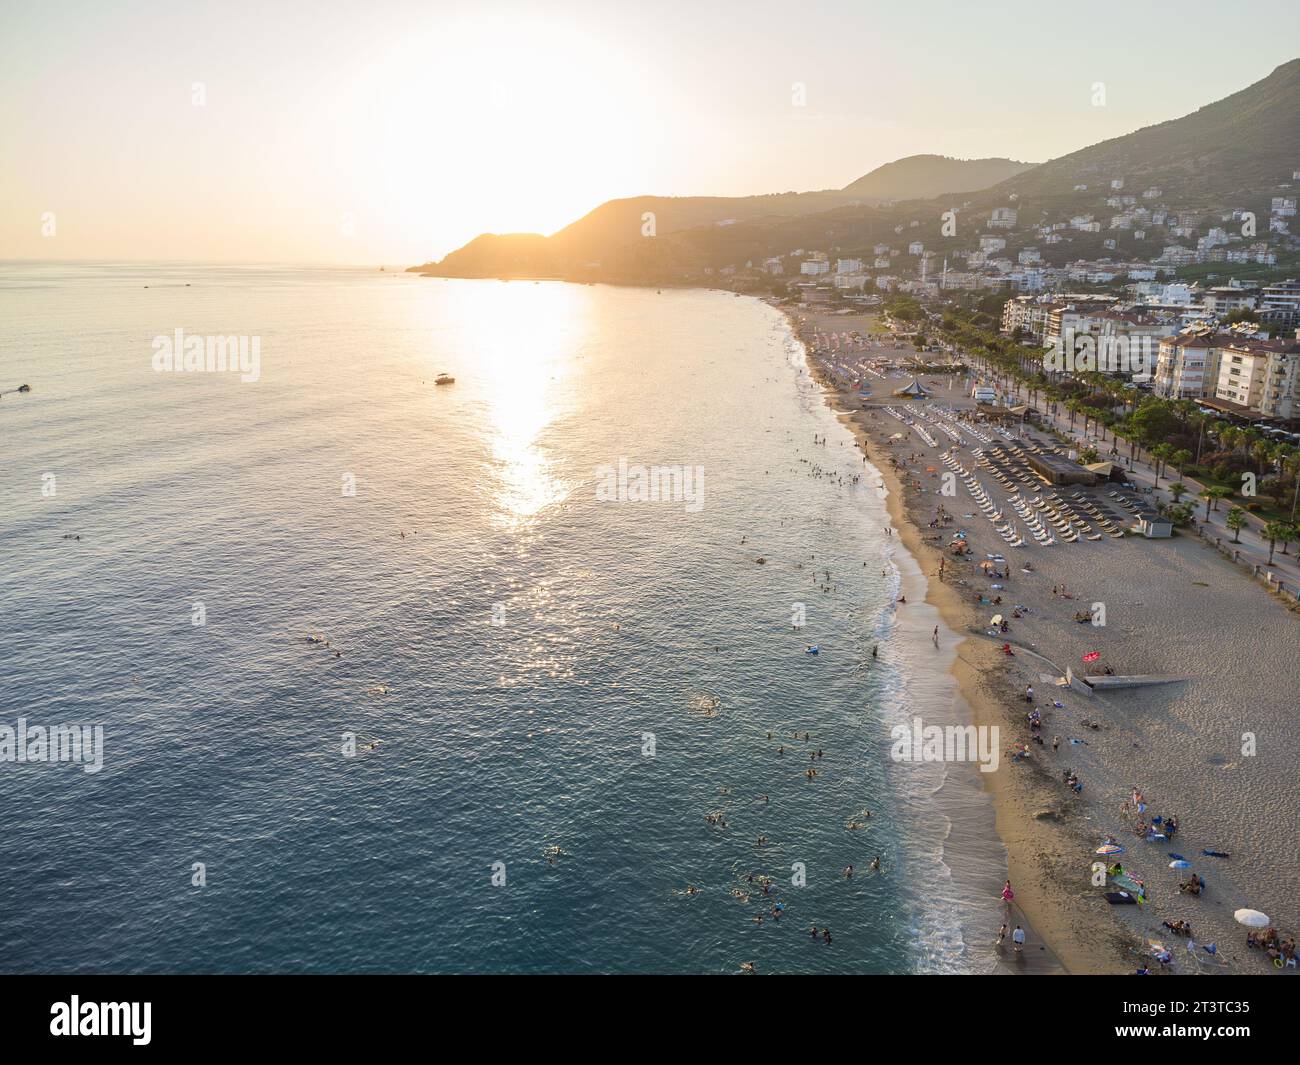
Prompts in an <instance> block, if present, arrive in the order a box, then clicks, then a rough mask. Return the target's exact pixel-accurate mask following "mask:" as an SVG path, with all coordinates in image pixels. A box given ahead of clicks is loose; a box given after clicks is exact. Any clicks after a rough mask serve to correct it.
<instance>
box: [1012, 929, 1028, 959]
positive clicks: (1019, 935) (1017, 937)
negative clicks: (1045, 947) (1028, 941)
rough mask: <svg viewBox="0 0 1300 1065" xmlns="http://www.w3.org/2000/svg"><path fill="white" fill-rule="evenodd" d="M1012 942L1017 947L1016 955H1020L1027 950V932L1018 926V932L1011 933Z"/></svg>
mask: <svg viewBox="0 0 1300 1065" xmlns="http://www.w3.org/2000/svg"><path fill="white" fill-rule="evenodd" d="M1011 942H1012V943H1014V944H1015V945H1016V953H1017V954H1019V953H1020V952H1021V951H1022V950H1024V949H1025V930H1024V929H1023V928H1021V927H1020V926H1019V925H1016V930H1015V931H1014V932H1012V933H1011Z"/></svg>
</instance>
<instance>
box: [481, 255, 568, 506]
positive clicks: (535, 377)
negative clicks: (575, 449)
mask: <svg viewBox="0 0 1300 1065" xmlns="http://www.w3.org/2000/svg"><path fill="white" fill-rule="evenodd" d="M479 298H482V299H484V300H485V301H486V300H490V302H491V307H490V311H489V313H488V314H486V315H485V316H484V318H483V320H486V321H491V322H492V326H491V327H490V328H489V329H485V330H482V331H479V332H477V333H476V334H475V338H474V344H473V347H474V359H475V368H474V373H475V375H476V377H477V378H478V381H479V385H480V387H481V390H482V393H483V399H484V402H485V404H486V407H487V413H488V429H489V433H490V435H489V438H488V441H487V443H488V447H489V461H488V462H487V463H486V464H485V465H486V467H487V470H488V473H489V477H490V483H491V489H490V491H491V497H492V499H493V501H494V502H495V503H496V505H497V514H496V518H497V520H498V521H500V522H501V523H502V524H503V525H505V526H507V527H514V526H519V525H523V524H526V523H528V522H530V521H532V520H533V519H534V518H536V517H537V516H538V515H539V514H541V513H542V512H543V511H545V510H546V509H547V508H549V507H552V506H554V505H555V504H557V503H559V502H561V501H562V500H563V499H564V498H565V497H566V496H567V495H568V494H569V492H570V491H571V490H572V485H569V484H566V483H565V482H564V480H563V479H562V478H561V477H559V476H558V475H557V474H556V472H555V464H554V461H553V459H552V458H551V456H550V455H549V454H548V453H547V450H546V448H545V447H543V446H542V444H541V443H540V442H539V438H540V437H541V436H542V434H543V433H544V432H545V430H546V429H547V428H548V427H549V426H550V425H551V424H552V423H553V422H554V421H555V420H556V417H557V416H558V415H559V414H560V413H561V411H562V409H563V406H564V403H563V400H562V395H563V392H564V389H565V388H566V387H568V386H569V385H570V384H571V380H570V379H571V376H572V366H573V363H572V355H573V347H574V342H575V339H576V338H577V337H579V336H580V335H581V333H582V319H583V316H584V315H585V313H586V308H585V305H584V304H585V301H584V300H583V298H582V293H581V290H575V289H574V287H573V286H568V285H558V284H540V285H535V284H533V283H532V282H528V281H515V282H509V283H503V284H500V285H493V286H483V289H482V295H481V297H479Z"/></svg>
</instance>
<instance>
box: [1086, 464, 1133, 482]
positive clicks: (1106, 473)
mask: <svg viewBox="0 0 1300 1065" xmlns="http://www.w3.org/2000/svg"><path fill="white" fill-rule="evenodd" d="M1083 468H1084V469H1085V470H1091V471H1092V472H1093V473H1095V474H1096V475H1097V476H1098V477H1099V478H1100V479H1102V480H1105V481H1127V480H1128V475H1127V474H1125V472H1124V467H1123V466H1121V465H1119V463H1117V462H1089V463H1088V464H1087V465H1085V466H1084V467H1083Z"/></svg>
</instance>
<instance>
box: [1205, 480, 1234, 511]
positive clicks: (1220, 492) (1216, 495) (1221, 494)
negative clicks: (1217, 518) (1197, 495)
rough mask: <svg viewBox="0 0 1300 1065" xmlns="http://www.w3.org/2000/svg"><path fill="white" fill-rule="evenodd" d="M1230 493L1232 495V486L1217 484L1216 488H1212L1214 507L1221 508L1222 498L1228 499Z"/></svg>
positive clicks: (1211, 494)
mask: <svg viewBox="0 0 1300 1065" xmlns="http://www.w3.org/2000/svg"><path fill="white" fill-rule="evenodd" d="M1230 495H1232V489H1231V488H1220V487H1218V486H1217V485H1216V486H1215V487H1214V488H1211V489H1210V497H1211V498H1212V499H1213V500H1214V509H1215V510H1218V509H1219V500H1220V499H1227V498H1228V497H1229V496H1230Z"/></svg>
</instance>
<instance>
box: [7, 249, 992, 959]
mask: <svg viewBox="0 0 1300 1065" xmlns="http://www.w3.org/2000/svg"><path fill="white" fill-rule="evenodd" d="M178 331H179V333H178ZM231 337H233V338H242V342H243V350H244V353H245V355H246V358H245V364H244V368H243V370H241V369H240V368H239V366H238V364H237V362H236V366H235V368H234V369H230V368H227V369H224V370H223V369H219V368H217V364H216V362H215V361H214V362H213V364H212V365H211V368H210V367H209V366H208V365H205V364H204V360H203V359H200V360H198V361H197V364H193V363H192V364H191V365H190V366H189V367H188V368H187V366H186V361H187V360H186V359H184V358H182V357H179V356H180V354H181V353H182V352H184V351H185V350H186V343H185V341H186V339H187V338H198V339H199V342H200V347H201V349H202V350H203V351H205V352H206V350H207V344H208V341H209V338H231ZM224 343H225V342H224V339H223V340H219V341H215V346H214V352H215V350H216V349H217V348H220V349H221V351H222V352H223V353H224V352H225V351H227V350H229V351H230V352H232V353H233V352H234V351H235V350H236V349H237V346H238V345H234V346H231V347H230V348H228V349H227V348H226V347H224V346H223V345H224ZM171 355H176V356H177V357H175V358H171V357H170V356H171ZM254 355H255V356H256V358H255V359H254V358H252V356H254ZM254 364H255V365H254ZM440 374H446V375H449V376H450V377H452V378H454V382H452V383H447V384H437V383H436V380H437V378H438V376H439V375H440ZM24 384H25V385H29V386H30V391H27V392H16V391H14V390H15V389H17V388H18V386H20V385H24ZM0 392H3V393H4V395H3V396H0V647H2V648H3V659H4V662H5V670H4V683H3V687H2V688H0V693H2V694H0V740H2V739H3V735H4V733H3V728H4V727H7V728H8V729H10V730H11V732H12V734H13V735H14V736H15V737H17V735H18V733H19V730H20V728H21V729H22V730H25V735H26V736H27V741H28V743H29V744H30V742H31V735H32V732H31V730H32V729H33V728H49V729H52V728H54V727H56V726H64V725H67V726H77V727H79V728H81V729H84V730H87V731H85V732H84V733H83V734H84V735H85V736H87V737H90V736H91V735H92V734H93V733H92V732H91V731H90V730H93V729H99V730H100V732H99V735H101V736H102V747H101V748H100V750H99V755H100V764H98V765H92V764H90V762H89V760H88V759H87V758H86V757H85V752H84V751H83V760H82V761H81V762H80V763H78V762H76V761H73V760H71V759H72V758H73V757H74V751H73V749H72V748H71V747H68V748H67V749H65V750H64V751H63V752H62V753H63V754H65V755H66V756H67V757H66V758H65V759H64V760H61V761H60V760H55V759H53V758H52V757H47V758H46V759H44V760H42V759H41V758H39V756H38V757H36V758H34V759H30V760H26V761H21V760H18V759H19V755H18V746H19V745H18V743H17V740H16V739H15V740H14V743H13V744H12V745H11V746H10V748H9V756H8V757H5V751H4V749H3V747H0V811H2V812H3V823H4V833H3V839H4V856H3V862H2V863H0V969H3V970H4V971H10V972H33V973H39V972H77V973H80V972H85V973H94V972H109V973H119V972H131V973H137V972H138V973H159V972H182V973H264V972H288V973H300V972H302V973H307V972H310V973H339V972H346V973H353V972H357V973H369V972H376V973H378V972H416V973H425V972H450V973H552V972H558V973H701V974H702V973H717V974H728V973H736V974H739V973H742V972H748V971H753V972H757V973H759V974H769V973H910V972H980V971H989V970H991V969H993V968H994V966H995V961H994V958H993V953H992V949H991V944H992V941H993V939H994V937H995V933H996V929H997V925H998V923H999V921H1000V919H1001V918H1000V914H999V912H998V910H997V907H996V899H995V896H996V892H997V890H998V888H999V887H1000V885H1001V879H1002V877H1003V876H1005V868H1006V866H1005V852H1004V851H1003V850H1002V848H1001V845H1000V844H999V842H998V841H997V837H996V835H995V834H994V832H993V828H992V823H993V822H992V812H991V807H990V804H989V802H988V799H987V797H986V796H985V795H984V793H983V792H982V790H981V789H980V787H979V780H978V774H977V773H976V772H975V771H974V769H973V767H969V766H965V765H942V764H938V765H936V764H934V763H926V764H918V763H906V762H896V761H894V760H893V759H892V758H891V744H892V743H893V740H892V739H891V733H890V730H891V728H893V727H894V726H896V725H898V724H900V723H910V722H911V721H912V720H913V718H914V717H915V716H917V715H920V716H923V717H926V718H927V719H928V720H939V719H944V720H948V719H952V718H953V715H958V716H959V715H960V706H959V704H958V701H957V696H956V694H955V690H954V687H953V684H952V679H951V676H950V675H949V673H948V666H949V665H950V664H951V654H952V651H951V644H952V643H953V642H954V641H953V640H952V638H951V634H949V633H947V631H946V630H944V633H943V636H944V639H943V641H942V647H937V646H935V645H934V643H933V642H932V640H931V633H930V628H929V626H930V621H929V616H928V615H927V616H926V621H925V624H924V625H923V626H918V625H917V624H916V622H915V621H913V617H915V616H919V615H908V614H907V611H908V610H910V609H913V608H912V607H911V606H900V605H899V604H898V603H897V602H896V600H897V599H898V598H899V594H900V587H902V584H901V582H903V581H904V580H907V579H911V580H914V581H923V580H924V578H923V577H922V576H921V575H920V573H919V571H917V570H916V564H915V562H914V561H912V559H911V557H910V556H908V555H907V554H906V553H905V552H904V551H903V549H902V547H901V545H900V544H899V542H898V538H897V537H896V536H893V535H889V534H887V533H886V531H885V529H886V527H887V526H888V525H889V524H890V518H889V515H888V512H887V510H886V500H885V498H884V491H883V490H882V488H881V487H880V485H881V483H882V482H881V479H880V476H879V473H878V471H876V470H875V469H874V468H873V467H871V466H870V465H869V464H868V463H866V462H865V461H864V459H863V456H862V454H861V453H860V452H859V451H858V450H857V448H856V447H855V446H854V441H853V438H852V435H851V433H850V431H849V429H848V428H846V426H845V425H844V424H843V422H842V419H841V418H840V417H839V416H838V414H839V412H837V411H836V410H835V408H834V406H833V405H831V404H828V402H827V400H826V397H825V396H824V394H823V390H822V389H821V388H820V387H819V386H818V385H817V384H816V382H815V381H814V380H813V379H812V377H811V375H810V373H809V369H808V366H807V364H806V362H805V356H804V352H803V349H802V346H801V345H800V344H799V343H798V341H797V340H796V339H795V337H794V335H793V334H792V332H791V329H790V327H789V325H788V323H787V321H786V319H785V317H784V315H783V314H782V313H780V311H779V310H778V309H776V308H774V307H771V306H769V305H767V304H766V303H764V302H762V301H759V300H755V299H751V298H747V297H737V296H734V295H733V294H731V293H726V292H718V291H705V290H663V291H658V290H655V289H653V288H621V287H611V286H604V285H581V284H565V283H559V282H532V281H511V282H500V281H469V280H465V281H462V280H443V279H433V278H425V277H419V276H416V275H414V274H407V273H402V272H393V271H380V270H378V269H375V268H365V269H360V268H337V267H331V268H325V267H302V266H267V265H227V266H212V265H186V264H176V263H169V264H164V263H109V262H83V263H48V262H8V263H3V264H0ZM909 573H910V574H911V576H910V578H909ZM914 594H915V593H914ZM916 598H919V595H918V596H916ZM913 602H914V600H913ZM814 648H815V649H816V653H810V651H811V649H814ZM873 648H875V649H876V656H875V657H873V654H872V650H873ZM20 719H21V721H20ZM91 746H92V744H91V743H90V741H89V739H88V740H87V745H86V750H87V751H88V750H89V749H90V747H91ZM27 753H38V751H33V750H31V749H30V748H29V749H28V752H27ZM810 770H811V771H814V773H813V775H810V772H809V771H810ZM875 858H879V860H880V868H879V869H878V870H877V869H873V868H871V863H872V861H873V859H875ZM849 866H852V867H853V872H852V875H851V876H849V875H846V874H847V872H848V867H849ZM760 918H761V919H760ZM813 928H816V929H817V930H818V934H817V935H816V936H815V937H814V935H813V934H812V929H813ZM826 929H829V932H830V942H827V941H826V937H825V935H824V934H823V930H826Z"/></svg>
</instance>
